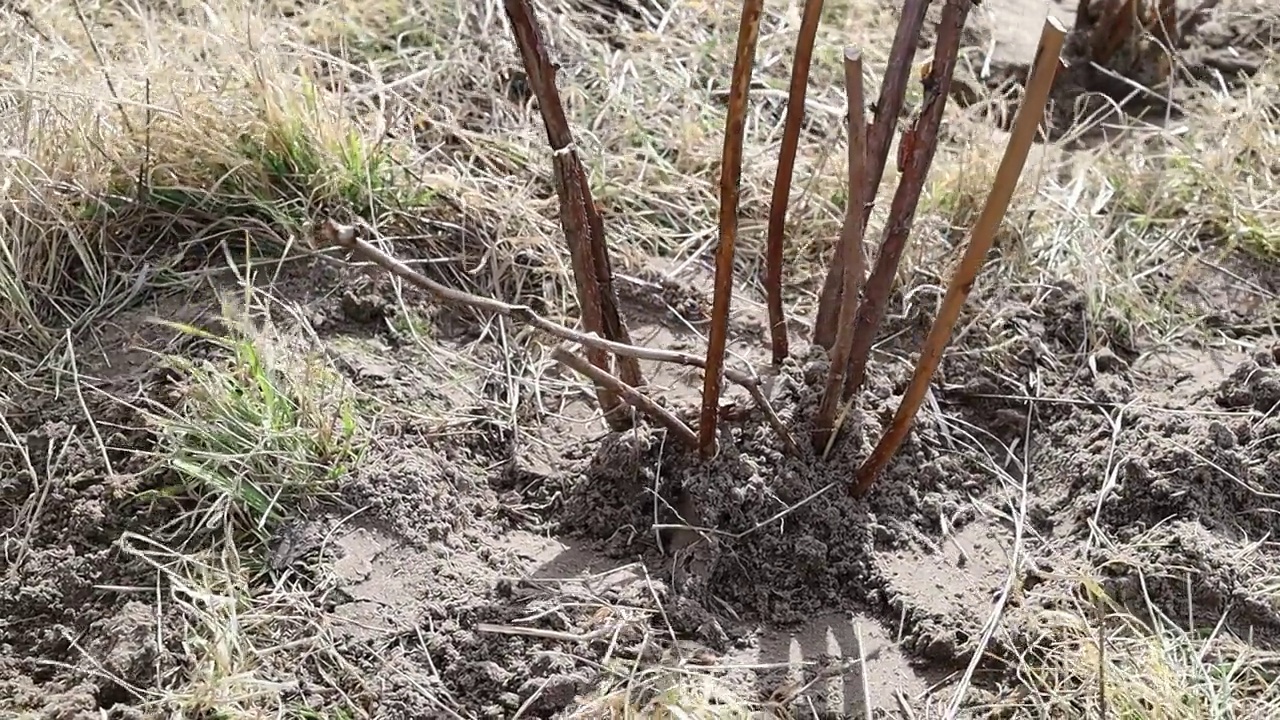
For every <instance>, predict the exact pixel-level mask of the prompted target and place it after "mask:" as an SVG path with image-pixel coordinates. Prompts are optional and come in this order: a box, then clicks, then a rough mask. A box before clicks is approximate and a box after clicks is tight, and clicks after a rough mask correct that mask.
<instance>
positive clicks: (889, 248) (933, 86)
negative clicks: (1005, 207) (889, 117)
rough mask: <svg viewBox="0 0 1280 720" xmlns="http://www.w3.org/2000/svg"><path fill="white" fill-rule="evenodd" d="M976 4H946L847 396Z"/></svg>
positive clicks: (866, 295)
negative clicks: (969, 19) (966, 27)
mask: <svg viewBox="0 0 1280 720" xmlns="http://www.w3.org/2000/svg"><path fill="white" fill-rule="evenodd" d="M972 7H973V4H972V2H971V0H947V3H946V6H945V7H943V9H942V19H941V21H940V22H939V23H938V39H937V44H936V46H935V47H934V53H933V63H932V64H931V66H930V69H929V72H928V75H927V76H926V77H925V78H924V90H925V93H924V103H923V106H922V107H921V109H920V113H919V115H917V116H916V120H915V122H914V123H913V124H912V127H910V128H908V129H907V131H906V132H905V133H903V136H902V140H901V145H900V147H899V157H903V156H904V155H905V158H906V166H905V167H903V168H902V178H901V179H900V180H899V181H898V187H897V190H895V191H894V193H893V202H892V203H891V204H890V207H889V221H888V224H886V225H885V228H884V235H883V240H882V241H881V242H880V254H879V255H878V256H877V257H876V265H875V270H873V271H872V273H871V277H870V278H869V279H868V280H867V284H866V288H865V290H864V291H863V295H862V305H861V307H859V308H858V327H857V330H856V333H855V335H854V340H853V352H852V353H851V355H850V357H849V371H848V375H847V376H846V377H845V388H844V395H845V397H849V396H851V395H853V394H854V393H856V392H857V391H858V389H859V388H861V387H862V382H863V380H864V379H865V377H866V370H867V358H868V356H869V355H870V354H871V346H872V345H873V344H874V343H875V339H876V333H877V332H878V331H879V329H880V323H881V322H882V321H883V320H884V313H885V306H886V303H887V301H888V298H889V291H890V290H891V289H892V287H893V278H894V276H895V275H897V273H898V262H899V261H900V260H901V259H902V253H903V250H905V248H906V244H907V238H908V237H909V236H910V234H911V225H912V223H913V222H914V221H915V214H916V206H917V204H918V203H919V202H920V193H921V191H923V190H924V181H925V178H926V177H927V176H928V174H929V167H930V165H932V163H933V156H934V153H935V152H936V151H937V148H938V129H939V127H941V125H942V112H943V110H944V109H945V108H946V104H947V95H948V94H949V93H950V92H951V76H952V75H953V74H954V73H955V68H956V56H957V54H958V52H959V50H960V32H961V30H962V29H963V28H964V23H965V19H966V18H967V17H968V15H969V10H970V9H971V8H972Z"/></svg>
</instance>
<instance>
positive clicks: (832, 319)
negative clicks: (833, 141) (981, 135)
mask: <svg viewBox="0 0 1280 720" xmlns="http://www.w3.org/2000/svg"><path fill="white" fill-rule="evenodd" d="M928 9H929V0H906V2H904V3H903V4H902V15H901V17H899V18H898V29H897V31H896V32H895V33H894V36H893V45H892V47H890V49H889V64H888V66H887V69H886V70H885V73H884V82H883V83H882V84H881V85H880V95H879V97H878V98H877V99H876V104H875V106H874V111H873V113H872V121H871V127H870V128H869V129H868V130H867V195H866V197H865V198H864V200H863V202H864V207H863V210H862V223H863V227H866V224H867V222H868V221H869V220H870V219H871V209H872V208H873V207H874V206H875V200H876V196H877V195H878V194H879V191H880V180H881V179H882V178H884V166H885V163H886V162H888V159H889V146H890V145H891V144H892V142H893V133H894V130H896V129H897V127H898V114H899V113H901V112H902V103H903V99H904V98H905V97H906V93H907V80H908V79H909V78H910V77H911V62H912V60H914V59H915V56H916V46H917V45H919V43H920V30H921V28H922V27H924V17H925V11H926V10H928ZM844 252H845V251H844V245H843V244H837V245H836V249H835V252H833V253H832V256H831V268H830V270H829V272H828V274H827V279H826V281H825V282H824V283H823V286H822V294H821V296H820V300H819V302H818V315H817V318H816V319H815V321H814V325H813V327H814V330H813V341H814V343H815V344H818V345H821V346H822V347H824V348H826V349H827V350H830V349H831V348H832V347H833V346H834V344H835V341H836V318H837V316H838V315H839V312H840V308H841V307H842V305H841V302H840V295H841V293H842V292H843V286H844V281H843V278H844V262H845V255H844ZM859 260H860V261H864V260H865V255H864V256H863V258H860V259H859ZM864 265H865V262H864ZM863 274H864V275H865V274H866V269H865V268H864V269H863ZM864 279H865V278H859V279H858V282H859V284H861V283H862V282H863V280H864Z"/></svg>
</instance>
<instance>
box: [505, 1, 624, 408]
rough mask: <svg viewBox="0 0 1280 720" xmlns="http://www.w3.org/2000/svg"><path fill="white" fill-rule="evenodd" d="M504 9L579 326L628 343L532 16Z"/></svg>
mask: <svg viewBox="0 0 1280 720" xmlns="http://www.w3.org/2000/svg"><path fill="white" fill-rule="evenodd" d="M506 11H507V17H508V19H509V20H510V21H511V27H512V32H513V33H514V35H515V39H516V44H517V45H518V46H519V48H520V56H521V59H522V61H523V63H524V68H525V74H526V75H527V76H528V78H529V85H530V87H531V88H532V90H533V94H534V96H535V97H536V98H537V99H538V110H539V111H540V112H541V113H542V120H543V124H544V125H545V126H546V131H547V141H548V142H549V143H550V144H551V155H552V165H553V168H554V171H555V172H554V174H555V183H556V193H557V195H559V198H560V225H561V227H562V228H563V229H564V236H565V241H566V242H567V243H568V245H569V255H570V258H571V260H572V263H573V276H574V279H575V280H576V282H577V290H578V300H579V302H580V303H581V305H582V324H583V325H584V326H585V327H586V328H587V330H589V331H591V332H596V333H600V334H601V335H603V336H604V337H605V338H607V339H609V340H615V341H617V342H623V343H630V342H631V339H630V337H629V335H628V333H627V329H626V325H625V324H624V323H623V321H622V317H621V315H619V313H618V300H617V296H616V295H615V294H614V291H613V272H612V269H611V267H610V264H609V249H608V245H607V244H606V242H605V238H604V222H603V220H602V219H601V217H600V212H599V210H597V209H596V205H595V202H594V201H593V200H592V198H591V188H590V186H589V185H588V183H587V176H586V172H585V171H584V170H583V169H582V163H581V161H579V160H578V153H577V151H576V150H575V149H574V146H573V134H572V132H571V131H570V130H569V121H568V119H567V118H566V117H565V113H564V106H563V105H562V104H561V102H560V93H559V91H558V90H557V89H556V82H555V66H554V65H552V64H551V60H550V58H549V57H548V55H547V49H546V44H545V43H543V41H542V32H541V30H540V29H539V24H538V19H537V17H536V15H535V14H534V11H533V8H532V7H531V6H530V5H529V2H528V0H506ZM587 355H588V358H589V359H590V360H591V363H592V364H593V365H595V366H596V367H598V368H600V369H601V370H605V371H606V372H607V371H608V370H609V368H610V363H609V356H608V353H606V352H604V351H602V350H600V349H598V348H588V349H587ZM618 367H619V372H620V374H621V375H622V378H623V380H625V381H626V382H628V383H631V384H633V385H641V384H643V382H644V380H643V377H642V376H641V373H640V364H639V363H638V362H636V360H635V359H634V358H623V357H619V358H618ZM596 395H597V397H598V399H599V401H600V406H601V408H602V409H603V410H604V413H605V418H606V419H607V420H608V421H609V424H610V426H612V427H613V428H614V429H623V428H625V427H626V422H627V417H626V413H623V412H620V403H619V400H618V398H617V397H616V396H614V395H613V394H612V391H611V390H610V389H609V388H607V387H605V386H603V385H599V384H597V386H596Z"/></svg>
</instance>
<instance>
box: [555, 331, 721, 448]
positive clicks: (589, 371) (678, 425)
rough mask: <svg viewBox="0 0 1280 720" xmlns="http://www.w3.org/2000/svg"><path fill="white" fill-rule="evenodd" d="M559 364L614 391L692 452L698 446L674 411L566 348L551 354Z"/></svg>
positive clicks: (696, 437)
mask: <svg viewBox="0 0 1280 720" xmlns="http://www.w3.org/2000/svg"><path fill="white" fill-rule="evenodd" d="M551 357H552V359H554V360H555V361H556V362H558V363H560V364H562V365H564V366H566V367H568V368H569V369H571V370H575V371H577V372H579V373H581V374H582V375H585V376H587V377H588V378H591V380H593V381H594V382H595V383H596V384H597V385H603V386H605V387H607V388H609V389H610V390H611V391H613V392H614V393H615V394H616V395H617V396H618V397H620V398H622V400H623V402H625V403H627V404H628V405H630V406H631V407H633V408H635V409H636V410H639V411H640V412H641V413H643V414H645V415H648V416H649V417H651V418H653V419H654V420H657V421H658V422H660V423H662V425H663V426H665V427H666V428H667V429H668V430H670V431H671V432H672V434H674V435H675V436H676V437H677V438H679V439H680V440H681V441H683V442H684V443H685V445H687V446H688V447H689V448H690V449H692V448H696V447H697V446H698V436H697V435H696V434H694V432H693V431H692V430H690V429H689V426H688V425H686V424H684V422H683V421H682V420H680V418H678V417H676V416H675V415H672V414H671V411H670V410H667V409H666V408H664V407H662V406H661V405H659V404H658V403H656V402H654V401H653V400H652V399H650V398H649V397H648V396H646V395H644V394H643V393H641V392H640V391H639V390H636V389H635V388H633V387H631V386H630V385H628V384H626V383H625V382H623V381H621V380H619V379H618V378H616V377H614V376H613V375H610V374H609V373H607V372H605V371H604V370H601V369H600V368H598V367H596V366H595V365H592V364H591V363H589V362H587V361H586V360H584V359H582V358H581V357H579V356H578V355H577V354H575V353H573V352H572V351H570V350H569V349H568V348H566V347H564V346H560V347H557V348H556V349H555V350H552V351H551Z"/></svg>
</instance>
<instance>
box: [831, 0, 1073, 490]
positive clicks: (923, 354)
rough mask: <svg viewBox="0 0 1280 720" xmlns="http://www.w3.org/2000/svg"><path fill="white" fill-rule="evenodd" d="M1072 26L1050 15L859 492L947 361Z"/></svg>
mask: <svg viewBox="0 0 1280 720" xmlns="http://www.w3.org/2000/svg"><path fill="white" fill-rule="evenodd" d="M1065 37H1066V30H1065V29H1064V28H1063V27H1062V26H1061V24H1059V23H1058V21H1057V20H1055V19H1054V17H1053V16H1052V15H1050V16H1049V17H1048V18H1047V19H1046V20H1045V24H1044V30H1043V31H1042V33H1041V36H1040V47H1039V48H1038V49H1037V50H1036V59H1035V62H1034V64H1033V67H1032V71H1031V77H1030V78H1028V79H1027V89H1026V95H1025V99H1024V100H1023V102H1022V105H1021V107H1019V108H1018V114H1017V117H1016V118H1015V119H1014V124H1013V131H1012V132H1011V133H1010V135H1009V144H1008V145H1007V146H1006V147H1005V151H1004V157H1003V158H1002V159H1001V161H1000V167H999V169H998V170H996V179H995V182H994V183H993V184H992V186H991V193H990V194H989V195H988V196H987V202H986V204H985V205H984V206H983V208H982V214H981V215H979V216H978V221H977V223H975V224H974V226H973V230H972V231H971V232H970V235H969V246H968V248H966V249H965V253H964V257H963V258H962V259H961V261H960V265H959V267H957V268H956V271H955V273H954V274H953V275H952V276H951V283H950V284H949V285H948V286H947V294H946V295H945V296H944V297H943V300H942V306H941V307H940V308H939V309H938V316H937V318H935V319H934V321H933V327H932V328H931V329H930V330H929V336H928V338H927V339H926V340H925V343H924V346H923V347H922V348H921V350H920V361H919V362H918V363H917V364H916V369H915V372H914V373H913V375H912V377H911V384H910V385H909V386H908V387H907V392H906V393H905V394H904V395H903V398H902V402H901V404H899V405H898V410H897V412H896V413H895V414H894V416H893V422H892V423H891V424H890V425H889V427H888V428H886V429H885V432H884V435H883V436H881V438H880V441H879V442H878V443H876V447H875V449H874V450H872V451H871V454H870V455H869V456H868V457H867V459H866V461H865V462H863V464H862V467H860V468H859V469H858V477H857V482H856V483H855V485H854V487H853V494H854V495H861V494H863V493H865V492H866V491H867V490H868V489H869V488H870V487H871V484H872V483H873V482H875V479H876V476H877V475H878V474H879V473H880V471H881V470H882V469H883V468H884V466H885V465H886V464H887V463H888V462H889V460H890V459H891V458H892V457H893V455H894V454H895V453H896V452H897V451H898V447H899V445H901V444H902V440H903V438H905V437H906V434H907V432H908V431H909V430H910V429H911V424H912V421H913V420H914V419H915V416H916V413H917V412H919V410H920V403H921V402H922V401H923V400H924V397H925V394H926V393H927V392H928V390H929V383H930V382H931V381H932V379H933V374H934V372H935V371H936V370H937V369H938V364H939V363H940V362H941V360H942V351H943V350H944V349H945V348H946V345H947V342H948V341H949V340H950V339H951V331H952V329H953V328H954V327H955V323H956V319H957V318H959V316H960V310H961V308H962V306H963V305H964V302H965V300H966V299H967V298H968V297H969V292H970V290H972V289H973V283H974V281H975V280H976V278H977V276H978V272H979V271H980V270H981V269H982V262H983V260H984V259H985V258H986V255H987V252H988V251H990V250H991V244H992V242H993V241H994V239H995V234H996V230H998V229H999V227H1000V223H1001V222H1002V221H1003V220H1004V215H1005V212H1006V211H1007V210H1008V209H1009V201H1010V200H1011V199H1012V198H1013V191H1014V190H1015V189H1016V188H1017V185H1018V178H1019V177H1020V176H1021V175H1022V169H1023V167H1024V166H1025V164H1026V161H1027V153H1028V152H1029V151H1030V150H1031V143H1032V142H1033V141H1034V140H1035V134H1036V131H1037V130H1039V127H1040V121H1041V120H1042V119H1043V117H1044V107H1045V103H1046V102H1047V100H1048V98H1049V90H1050V88H1052V86H1053V79H1054V77H1055V75H1056V74H1057V70H1058V65H1059V63H1060V54H1061V52H1062V43H1063V40H1064V38H1065Z"/></svg>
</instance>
